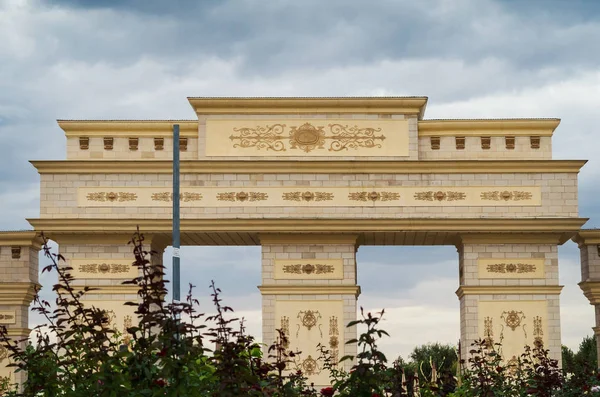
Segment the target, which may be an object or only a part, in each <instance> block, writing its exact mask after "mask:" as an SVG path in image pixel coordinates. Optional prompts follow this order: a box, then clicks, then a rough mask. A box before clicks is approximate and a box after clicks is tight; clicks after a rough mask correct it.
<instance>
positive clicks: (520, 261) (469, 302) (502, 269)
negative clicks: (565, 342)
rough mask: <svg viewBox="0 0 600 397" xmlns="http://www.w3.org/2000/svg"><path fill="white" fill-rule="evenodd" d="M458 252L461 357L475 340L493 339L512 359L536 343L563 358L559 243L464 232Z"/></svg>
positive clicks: (530, 238)
mask: <svg viewBox="0 0 600 397" xmlns="http://www.w3.org/2000/svg"><path fill="white" fill-rule="evenodd" d="M529 241H533V242H529ZM551 241H552V242H551ZM524 242H527V243H524ZM458 252H459V264H460V265H459V266H460V267H459V269H460V270H459V278H460V287H459V289H458V291H457V292H456V293H457V295H458V297H459V299H460V316H461V346H462V357H461V358H463V359H467V358H468V351H469V350H470V348H471V343H472V342H473V341H474V340H476V339H483V338H488V339H489V340H490V341H491V342H493V343H501V344H502V352H501V353H502V355H503V357H504V359H505V360H507V361H509V362H510V361H511V360H513V359H515V358H517V357H518V356H519V355H520V354H521V353H523V352H524V349H523V348H524V346H525V345H528V346H532V347H533V346H534V342H535V341H541V342H543V344H544V347H545V348H547V349H549V350H550V356H551V357H552V358H554V359H557V360H559V362H560V360H561V341H560V306H559V295H560V291H561V289H562V286H559V285H558V249H557V241H556V242H554V241H553V240H550V239H548V238H544V239H542V238H541V237H540V238H537V239H536V238H533V239H532V237H531V236H525V235H524V236H518V235H512V236H504V237H503V236H501V235H500V236H491V235H488V236H485V235H482V236H479V235H473V236H469V235H464V236H462V242H461V243H460V244H459V246H458Z"/></svg>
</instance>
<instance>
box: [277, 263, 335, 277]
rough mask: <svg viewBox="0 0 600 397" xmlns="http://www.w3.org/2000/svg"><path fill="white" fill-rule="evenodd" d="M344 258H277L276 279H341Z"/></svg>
mask: <svg viewBox="0 0 600 397" xmlns="http://www.w3.org/2000/svg"><path fill="white" fill-rule="evenodd" d="M343 267H344V261H343V259H275V275H274V278H275V279H276V280H299V279H303V280H332V279H338V280H341V279H343V278H344V269H343Z"/></svg>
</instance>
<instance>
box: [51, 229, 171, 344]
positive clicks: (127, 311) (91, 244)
mask: <svg viewBox="0 0 600 397" xmlns="http://www.w3.org/2000/svg"><path fill="white" fill-rule="evenodd" d="M131 237H132V236H131V235H69V236H65V235H62V236H58V237H56V239H57V241H58V243H59V250H60V253H61V254H62V256H63V257H64V258H65V262H64V263H63V264H64V265H66V266H70V267H72V268H73V270H71V274H72V275H73V277H75V281H74V286H75V287H77V289H79V288H81V289H83V288H84V287H93V288H98V290H94V291H90V292H88V293H86V294H85V296H84V298H83V302H84V303H85V304H86V305H87V304H89V305H93V306H95V307H97V308H101V309H104V310H107V311H108V315H109V318H110V321H111V324H110V326H112V327H114V328H115V329H116V330H118V331H119V332H121V333H122V335H123V341H124V342H127V340H128V337H127V335H126V329H127V328H128V327H131V326H133V325H135V324H136V322H137V316H136V314H135V313H134V311H135V310H136V309H135V307H134V306H125V302H137V301H138V299H139V298H138V295H137V286H135V285H123V284H122V283H123V281H127V280H132V279H133V278H135V277H138V275H139V272H138V269H137V268H136V267H135V266H132V263H133V262H134V261H135V257H134V254H133V248H134V247H133V245H131V244H128V241H130V240H131ZM144 238H145V240H144V249H145V250H147V251H155V252H156V253H155V254H154V255H152V256H151V258H150V262H151V264H162V256H163V253H164V249H165V244H164V243H159V242H158V241H153V239H152V236H144Z"/></svg>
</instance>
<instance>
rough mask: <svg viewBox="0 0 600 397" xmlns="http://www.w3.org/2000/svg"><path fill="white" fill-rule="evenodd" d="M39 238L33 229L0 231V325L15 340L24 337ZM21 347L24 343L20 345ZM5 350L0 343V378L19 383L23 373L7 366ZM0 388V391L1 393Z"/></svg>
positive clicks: (24, 377)
mask: <svg viewBox="0 0 600 397" xmlns="http://www.w3.org/2000/svg"><path fill="white" fill-rule="evenodd" d="M41 244H42V242H41V239H40V238H38V237H36V233H35V232H1V233H0V325H1V326H4V327H6V328H7V329H8V334H9V336H10V337H11V339H13V340H15V341H19V340H23V339H27V338H28V337H29V334H30V332H31V330H30V329H29V305H30V303H31V301H32V300H33V297H34V295H35V291H36V288H39V287H40V285H39V284H38V255H39V250H40V248H41ZM23 347H24V346H23ZM8 354H9V352H8V351H7V350H6V349H5V348H3V347H2V346H0V378H6V377H8V378H9V379H10V382H11V383H19V384H21V383H23V382H24V381H25V379H26V374H24V373H23V372H19V373H14V368H7V367H6V365H7V364H8V363H9V359H8ZM1 392H2V391H1V390H0V394H1Z"/></svg>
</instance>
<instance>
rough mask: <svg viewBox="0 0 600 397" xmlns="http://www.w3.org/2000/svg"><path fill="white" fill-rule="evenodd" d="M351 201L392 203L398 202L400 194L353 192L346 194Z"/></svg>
mask: <svg viewBox="0 0 600 397" xmlns="http://www.w3.org/2000/svg"><path fill="white" fill-rule="evenodd" d="M348 199H350V200H352V201H369V200H370V201H373V202H375V201H394V200H400V193H395V192H355V193H348Z"/></svg>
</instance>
